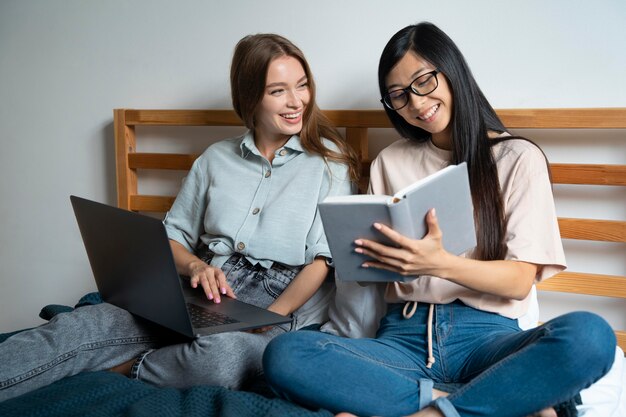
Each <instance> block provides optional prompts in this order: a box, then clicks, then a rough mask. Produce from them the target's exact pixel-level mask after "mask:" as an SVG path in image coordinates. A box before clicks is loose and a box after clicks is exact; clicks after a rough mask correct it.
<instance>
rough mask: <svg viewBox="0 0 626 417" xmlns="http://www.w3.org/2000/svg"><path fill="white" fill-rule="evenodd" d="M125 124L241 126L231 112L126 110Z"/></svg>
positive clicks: (240, 122) (239, 121) (235, 115)
mask: <svg viewBox="0 0 626 417" xmlns="http://www.w3.org/2000/svg"><path fill="white" fill-rule="evenodd" d="M126 124H128V125H130V126H134V125H150V126H155V125H157V126H158V125H160V126H243V123H242V121H241V119H239V117H237V114H236V113H235V112H234V111H233V110H132V109H127V110H126Z"/></svg>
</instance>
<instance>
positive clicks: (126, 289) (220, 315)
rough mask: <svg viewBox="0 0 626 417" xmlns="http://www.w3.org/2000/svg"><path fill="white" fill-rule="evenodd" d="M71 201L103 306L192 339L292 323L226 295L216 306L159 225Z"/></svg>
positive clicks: (87, 202) (130, 214)
mask: <svg viewBox="0 0 626 417" xmlns="http://www.w3.org/2000/svg"><path fill="white" fill-rule="evenodd" d="M70 200H71V202H72V207H73V208H74V214H75V215H76V220H77V221H78V227H79V228H80V233H81V235H82V238H83V243H84V244H85V249H86V250H87V256H88V257H89V263H90V264H91V269H92V271H93V275H94V278H95V280H96V285H97V286H98V291H100V294H101V296H102V298H103V299H104V301H106V302H108V303H111V304H114V305H116V306H118V307H121V308H123V309H126V310H128V311H129V312H131V313H133V314H136V315H137V316H139V317H143V318H145V319H147V320H150V321H152V322H154V323H157V324H160V325H162V326H165V327H167V328H169V329H172V330H174V331H176V332H178V333H180V334H182V335H185V336H187V337H195V336H199V335H206V334H212V333H221V332H228V331H234V330H246V329H254V328H258V327H264V326H270V325H275V324H281V323H288V322H290V321H291V319H290V318H289V317H285V316H281V315H280V314H276V313H273V312H271V311H268V310H266V309H263V308H260V307H256V306H253V305H251V304H247V303H244V302H242V301H238V300H235V299H233V298H230V297H226V296H223V297H221V303H219V304H216V303H214V302H213V301H209V300H208V299H207V298H206V295H205V294H204V291H202V290H201V289H200V288H197V289H193V288H191V287H190V285H189V284H188V283H187V282H184V281H183V279H182V278H181V277H180V276H179V275H178V273H177V271H176V266H175V264H174V258H173V256H172V252H171V249H170V244H169V239H168V237H167V233H166V231H165V226H164V225H163V223H162V222H161V221H160V220H158V219H155V218H153V217H149V216H144V215H141V214H138V213H134V212H131V211H127V210H123V209H119V208H117V207H112V206H108V205H106V204H101V203H97V202H95V201H90V200H86V199H84V198H80V197H76V196H70Z"/></svg>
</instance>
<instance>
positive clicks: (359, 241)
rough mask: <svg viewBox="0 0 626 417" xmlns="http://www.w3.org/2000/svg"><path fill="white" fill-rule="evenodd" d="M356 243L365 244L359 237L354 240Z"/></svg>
mask: <svg viewBox="0 0 626 417" xmlns="http://www.w3.org/2000/svg"><path fill="white" fill-rule="evenodd" d="M354 244H355V245H359V246H361V245H362V244H363V241H362V240H361V239H357V240H355V241H354Z"/></svg>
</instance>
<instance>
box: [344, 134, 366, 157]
mask: <svg viewBox="0 0 626 417" xmlns="http://www.w3.org/2000/svg"><path fill="white" fill-rule="evenodd" d="M346 142H347V143H348V145H350V146H351V147H352V149H354V151H355V152H356V153H357V155H358V157H359V160H360V161H365V160H366V159H367V158H368V156H369V149H368V147H369V142H368V138H367V128H366V127H348V128H346Z"/></svg>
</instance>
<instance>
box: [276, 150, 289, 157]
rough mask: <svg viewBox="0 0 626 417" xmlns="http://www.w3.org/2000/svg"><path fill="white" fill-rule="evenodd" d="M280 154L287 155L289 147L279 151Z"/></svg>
mask: <svg viewBox="0 0 626 417" xmlns="http://www.w3.org/2000/svg"><path fill="white" fill-rule="evenodd" d="M278 154H279V155H280V156H285V155H287V149H282V150H281V151H280V152H278Z"/></svg>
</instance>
